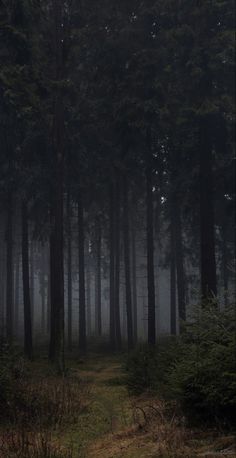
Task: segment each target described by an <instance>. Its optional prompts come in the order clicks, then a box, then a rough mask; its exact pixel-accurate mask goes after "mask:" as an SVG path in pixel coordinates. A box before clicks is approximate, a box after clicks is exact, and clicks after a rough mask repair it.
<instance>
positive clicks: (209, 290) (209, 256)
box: [200, 117, 217, 302]
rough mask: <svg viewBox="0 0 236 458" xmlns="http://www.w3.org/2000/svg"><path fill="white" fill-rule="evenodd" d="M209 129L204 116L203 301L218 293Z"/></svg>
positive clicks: (201, 156)
mask: <svg viewBox="0 0 236 458" xmlns="http://www.w3.org/2000/svg"><path fill="white" fill-rule="evenodd" d="M209 129H210V127H209V121H208V119H207V118H206V117H204V118H203V119H201V121H200V233H201V292H202V298H203V302H204V301H207V300H209V299H212V298H213V297H215V296H216V295H217V286H216V260H215V233H214V205H213V184H212V144H211V138H210V132H209Z"/></svg>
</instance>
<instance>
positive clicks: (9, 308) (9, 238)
mask: <svg viewBox="0 0 236 458" xmlns="http://www.w3.org/2000/svg"><path fill="white" fill-rule="evenodd" d="M7 203H8V206H7V227H6V244H7V258H6V263H7V265H6V272H7V278H6V280H7V285H6V331H7V341H8V342H9V343H10V344H11V343H12V338H13V222H12V213H13V205H12V193H11V192H9V193H8V202H7Z"/></svg>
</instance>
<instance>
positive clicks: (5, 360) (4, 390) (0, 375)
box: [0, 342, 25, 418]
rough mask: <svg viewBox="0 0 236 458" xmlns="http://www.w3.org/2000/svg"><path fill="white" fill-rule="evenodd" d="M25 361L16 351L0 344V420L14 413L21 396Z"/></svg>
mask: <svg viewBox="0 0 236 458" xmlns="http://www.w3.org/2000/svg"><path fill="white" fill-rule="evenodd" d="M24 373H25V365H24V360H23V358H22V357H21V355H19V354H18V353H17V352H16V351H14V350H12V349H11V350H10V349H9V347H8V345H6V344H5V343H4V342H1V343H0V418H1V417H2V416H4V417H8V416H10V415H11V412H12V411H14V408H15V405H16V402H17V398H18V397H19V396H20V390H21V385H22V380H23V376H24Z"/></svg>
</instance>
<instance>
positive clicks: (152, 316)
mask: <svg viewBox="0 0 236 458" xmlns="http://www.w3.org/2000/svg"><path fill="white" fill-rule="evenodd" d="M146 188H147V191H146V207H147V222H146V225H147V280H148V343H149V344H150V345H155V343H156V325H155V322H156V310H155V280H154V241H153V193H152V169H151V167H150V166H149V165H148V166H147V168H146Z"/></svg>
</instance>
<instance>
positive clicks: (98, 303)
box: [95, 218, 102, 336]
mask: <svg viewBox="0 0 236 458" xmlns="http://www.w3.org/2000/svg"><path fill="white" fill-rule="evenodd" d="M101 243H102V234H101V222H100V220H99V218H97V221H96V275H95V328H96V334H97V335H98V336H101V335H102V298H101V294H102V285H101Z"/></svg>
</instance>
